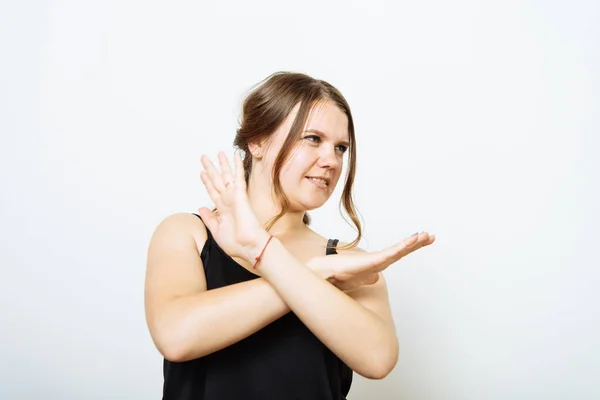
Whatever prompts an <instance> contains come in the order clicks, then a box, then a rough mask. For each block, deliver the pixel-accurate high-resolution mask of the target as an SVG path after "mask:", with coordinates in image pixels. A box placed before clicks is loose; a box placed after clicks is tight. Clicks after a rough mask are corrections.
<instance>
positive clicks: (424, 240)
mask: <svg viewBox="0 0 600 400" xmlns="http://www.w3.org/2000/svg"><path fill="white" fill-rule="evenodd" d="M429 241H430V236H429V233H428V232H421V233H419V234H418V235H417V240H416V241H415V242H414V243H412V244H411V245H410V246H407V247H406V248H405V249H404V250H403V255H402V257H405V256H407V255H409V254H410V253H412V252H414V251H416V250H419V249H420V248H421V247H424V246H427V245H429V244H430V243H429Z"/></svg>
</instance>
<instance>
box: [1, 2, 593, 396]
mask: <svg viewBox="0 0 600 400" xmlns="http://www.w3.org/2000/svg"><path fill="white" fill-rule="evenodd" d="M216 3H217V2H202V1H171V2H164V1H163V2H148V1H103V2H91V1H74V0H65V1H48V2H43V1H42V2H35V1H18V2H17V1H2V2H1V3H0V4H1V6H0V46H1V47H0V50H1V53H0V57H1V59H0V133H1V142H0V177H1V181H0V191H1V192H0V193H1V196H0V218H1V219H0V250H1V252H0V268H1V275H0V300H1V303H0V355H1V356H0V398H2V399H41V398H44V399H159V398H160V397H161V389H162V363H161V362H162V359H161V357H160V355H159V353H158V352H157V351H156V350H155V349H154V347H153V344H152V342H151V339H150V336H149V334H148V331H147V328H146V325H145V319H144V308H143V284H144V273H145V259H146V250H147V246H148V242H149V239H150V235H151V234H152V232H153V230H154V228H155V227H156V225H157V224H158V222H160V221H161V220H162V219H163V218H164V217H166V216H167V215H169V214H172V213H176V212H194V211H196V209H197V207H199V206H203V205H210V199H209V197H208V196H207V194H206V193H205V192H204V188H203V186H202V183H201V181H200V179H199V171H200V162H199V158H200V155H201V154H203V153H205V154H208V155H210V156H211V157H215V156H216V153H217V151H218V150H225V151H227V152H228V154H232V152H233V148H232V144H231V143H232V140H233V137H234V133H235V129H236V127H237V120H238V117H239V111H240V105H241V101H242V99H243V96H244V94H245V93H246V92H247V91H248V90H249V89H250V88H251V87H252V86H253V85H254V84H256V83H257V82H259V81H260V80H261V79H263V78H265V77H266V76H267V75H269V74H271V73H272V72H275V71H278V70H293V71H300V72H305V73H308V74H310V75H312V76H314V77H316V78H320V79H325V80H327V81H329V82H330V83H332V84H333V85H335V86H336V87H338V88H339V89H340V90H341V91H342V93H343V94H344V95H345V96H346V98H347V99H348V101H349V102H350V105H351V107H352V111H353V113H354V116H355V123H356V130H357V141H358V174H357V182H356V187H355V189H356V201H357V205H358V209H359V211H360V212H361V214H362V216H363V219H364V221H365V223H366V224H365V236H366V238H365V240H364V241H363V242H362V243H361V247H363V248H365V249H367V250H377V249H380V248H382V247H384V246H387V245H391V244H392V243H395V242H397V241H399V240H401V239H402V238H403V237H405V236H407V235H410V234H412V233H413V232H415V231H421V230H427V231H429V232H432V233H434V234H436V236H437V241H436V243H435V244H434V245H432V246H431V247H429V248H426V249H423V250H421V251H419V252H418V253H415V254H412V255H411V256H409V257H407V258H406V259H404V260H401V261H399V262H398V263H397V264H395V265H394V266H392V267H391V268H390V269H389V270H388V272H387V275H386V276H387V280H388V283H389V286H390V297H391V299H390V300H391V304H392V307H393V311H394V317H395V320H396V325H397V329H398V335H399V340H400V344H401V352H400V360H399V363H398V365H397V367H396V368H395V370H394V371H393V372H392V373H391V374H390V375H389V376H388V377H387V378H386V379H384V380H382V381H370V380H365V379H362V378H360V377H359V376H356V375H355V383H354V386H353V388H352V390H351V392H350V396H349V398H350V399H352V400H358V399H365V400H367V399H368V400H370V399H418V400H421V399H423V400H434V399H435V400H445V399H474V400H480V399H484V400H495V399H510V400H515V399H527V400H529V399H544V400H548V399H586V400H587V399H597V398H600V385H598V381H597V379H598V377H599V376H600V310H599V308H600V306H599V304H600V291H598V289H597V288H598V287H599V286H600V272H598V268H599V267H600V262H599V261H600V257H599V256H598V254H597V248H598V240H599V239H600V235H599V234H598V230H599V229H598V222H600V221H599V211H598V208H599V206H598V204H600V196H599V195H598V193H599V189H598V183H599V182H600V179H599V177H598V171H600V165H599V164H600V162H599V161H598V155H599V154H600V148H599V147H600V146H599V142H600V139H599V133H600V118H599V116H598V113H599V111H600V107H599V106H600V73H599V72H598V71H600V6H599V4H598V2H594V1H572V2H567V1H551V2H545V1H508V2H507V1H488V2H476V1H454V2H447V1H419V2H391V1H388V2H385V1H373V0H370V1H358V0H355V1H314V0H313V1H303V2H293V3H292V2H289V3H287V2H278V1H274V0H272V1H266V0H263V1H252V2H243V1H241V0H240V1H221V2H218V5H216ZM338 198H339V191H338V192H337V195H336V197H335V198H333V199H332V200H331V201H330V202H328V203H327V204H326V206H324V207H323V208H322V209H321V210H319V211H317V212H313V213H312V215H313V217H314V227H315V229H316V230H317V231H319V232H320V233H322V234H323V235H326V236H331V237H338V238H340V239H342V240H351V239H353V238H354V236H353V234H354V232H353V230H352V229H351V228H350V227H349V225H347V224H346V223H345V222H344V220H343V219H342V217H341V216H340V214H339V213H338V211H337V200H338Z"/></svg>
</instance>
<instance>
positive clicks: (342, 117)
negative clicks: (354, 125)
mask: <svg viewBox="0 0 600 400" xmlns="http://www.w3.org/2000/svg"><path fill="white" fill-rule="evenodd" d="M309 129H314V130H318V131H320V132H323V133H324V134H325V135H327V137H329V138H331V139H333V140H338V141H346V142H347V141H348V140H349V138H348V117H347V116H346V114H345V113H344V112H343V111H342V110H341V109H340V108H339V107H338V106H337V105H335V104H334V103H332V102H331V101H324V102H319V103H317V104H315V105H314V106H313V107H312V108H311V110H310V113H309V115H308V118H307V120H306V124H305V126H304V130H309Z"/></svg>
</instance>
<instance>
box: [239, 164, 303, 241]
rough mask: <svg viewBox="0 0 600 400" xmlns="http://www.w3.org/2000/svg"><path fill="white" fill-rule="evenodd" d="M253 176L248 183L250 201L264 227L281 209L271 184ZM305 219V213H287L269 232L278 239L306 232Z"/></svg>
mask: <svg viewBox="0 0 600 400" xmlns="http://www.w3.org/2000/svg"><path fill="white" fill-rule="evenodd" d="M253 175H254V174H251V175H250V180H249V182H248V188H247V193H248V200H249V201H250V207H252V210H253V211H254V213H255V214H256V217H257V218H258V220H259V222H260V223H261V225H262V226H265V225H266V224H267V222H268V221H269V220H271V219H272V218H273V217H275V216H276V215H277V214H279V212H280V211H281V207H280V206H279V202H278V201H277V198H276V196H275V193H274V192H273V189H272V186H271V184H270V182H269V183H268V184H266V183H265V182H264V181H262V180H258V179H255V178H254V177H253ZM303 218H304V211H287V212H286V213H285V214H284V215H283V216H282V217H281V218H279V219H278V220H277V222H275V224H273V226H272V227H271V229H269V231H268V232H269V233H270V234H271V235H273V236H276V237H278V236H284V235H287V234H290V233H294V232H298V231H301V230H305V229H306V225H305V224H304V222H303Z"/></svg>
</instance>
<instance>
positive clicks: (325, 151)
mask: <svg viewBox="0 0 600 400" xmlns="http://www.w3.org/2000/svg"><path fill="white" fill-rule="evenodd" d="M320 150H321V151H320V154H319V161H318V162H317V165H318V166H319V167H321V168H330V169H334V168H338V167H339V166H340V157H339V156H338V154H337V153H336V151H335V147H334V146H321V148H320Z"/></svg>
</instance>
